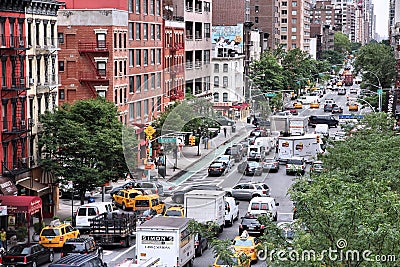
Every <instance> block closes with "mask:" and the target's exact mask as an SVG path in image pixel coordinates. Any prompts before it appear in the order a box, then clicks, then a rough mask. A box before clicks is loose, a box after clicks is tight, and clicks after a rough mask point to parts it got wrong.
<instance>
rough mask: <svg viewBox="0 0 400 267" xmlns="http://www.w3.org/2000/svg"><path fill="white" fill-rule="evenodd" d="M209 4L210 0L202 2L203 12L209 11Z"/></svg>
mask: <svg viewBox="0 0 400 267" xmlns="http://www.w3.org/2000/svg"><path fill="white" fill-rule="evenodd" d="M210 7H211V5H210V2H204V12H210V11H211V8H210Z"/></svg>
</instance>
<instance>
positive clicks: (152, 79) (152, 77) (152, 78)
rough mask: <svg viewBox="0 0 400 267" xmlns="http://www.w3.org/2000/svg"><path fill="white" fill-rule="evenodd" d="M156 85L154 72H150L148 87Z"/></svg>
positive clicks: (151, 87)
mask: <svg viewBox="0 0 400 267" xmlns="http://www.w3.org/2000/svg"><path fill="white" fill-rule="evenodd" d="M155 86H156V74H155V73H152V74H151V78H150V89H152V90H154V88H155Z"/></svg>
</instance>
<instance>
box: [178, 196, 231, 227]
mask: <svg viewBox="0 0 400 267" xmlns="http://www.w3.org/2000/svg"><path fill="white" fill-rule="evenodd" d="M184 208H185V215H186V217H187V218H191V219H194V220H196V221H197V222H199V223H204V224H207V223H209V222H214V223H216V224H217V225H218V226H219V232H222V231H223V229H224V225H225V191H217V190H193V191H190V192H187V193H186V194H185V201H184Z"/></svg>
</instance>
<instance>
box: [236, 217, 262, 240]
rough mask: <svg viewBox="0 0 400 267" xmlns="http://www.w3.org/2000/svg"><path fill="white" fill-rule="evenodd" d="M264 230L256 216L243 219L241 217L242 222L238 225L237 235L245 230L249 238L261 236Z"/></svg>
mask: <svg viewBox="0 0 400 267" xmlns="http://www.w3.org/2000/svg"><path fill="white" fill-rule="evenodd" d="M264 228H265V227H264V225H262V224H261V223H260V222H259V221H258V219H257V216H254V215H246V216H245V217H242V221H241V222H240V224H239V235H241V234H242V233H243V231H245V230H246V231H247V233H248V234H249V235H251V236H254V235H263V234H264Z"/></svg>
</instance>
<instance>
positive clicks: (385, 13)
mask: <svg viewBox="0 0 400 267" xmlns="http://www.w3.org/2000/svg"><path fill="white" fill-rule="evenodd" d="M372 3H373V4H374V13H375V15H376V32H377V33H378V34H379V35H380V36H381V37H384V36H388V24H389V0H372Z"/></svg>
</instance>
